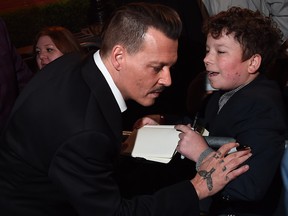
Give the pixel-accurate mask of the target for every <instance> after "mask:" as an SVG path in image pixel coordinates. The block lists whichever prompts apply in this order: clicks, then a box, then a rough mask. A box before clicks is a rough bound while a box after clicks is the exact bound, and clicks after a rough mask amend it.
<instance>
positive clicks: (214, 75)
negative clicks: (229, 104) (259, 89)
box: [204, 33, 250, 90]
mask: <svg viewBox="0 0 288 216" xmlns="http://www.w3.org/2000/svg"><path fill="white" fill-rule="evenodd" d="M242 53H243V50H242V47H241V46H240V44H239V42H238V41H236V40H235V39H234V34H233V33H232V34H229V35H226V34H223V33H222V36H221V37H220V38H217V39H215V38H213V37H212V36H211V35H210V34H208V36H207V41H206V56H205V58H204V63H205V67H206V70H207V73H208V78H209V81H210V83H211V85H212V86H213V87H214V88H216V89H222V90H231V89H235V88H237V87H238V86H240V85H243V84H246V83H248V82H249V81H250V80H249V76H250V74H249V72H248V64H249V60H246V61H242Z"/></svg>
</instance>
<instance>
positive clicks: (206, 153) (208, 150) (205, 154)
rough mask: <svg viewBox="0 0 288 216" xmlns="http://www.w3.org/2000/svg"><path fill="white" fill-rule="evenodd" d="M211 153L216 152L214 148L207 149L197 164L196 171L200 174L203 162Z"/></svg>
mask: <svg viewBox="0 0 288 216" xmlns="http://www.w3.org/2000/svg"><path fill="white" fill-rule="evenodd" d="M211 152H214V150H213V149H212V148H210V147H209V148H207V149H206V150H205V151H203V152H202V153H201V155H200V157H199V159H198V161H197V163H196V171H197V172H198V171H199V168H200V166H201V164H202V162H203V160H204V159H205V158H206V157H207V156H208V155H209V154H210V153H211Z"/></svg>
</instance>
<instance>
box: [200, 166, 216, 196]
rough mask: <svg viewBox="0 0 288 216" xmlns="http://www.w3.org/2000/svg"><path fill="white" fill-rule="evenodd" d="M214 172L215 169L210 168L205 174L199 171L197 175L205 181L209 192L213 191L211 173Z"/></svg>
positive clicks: (203, 171)
mask: <svg viewBox="0 0 288 216" xmlns="http://www.w3.org/2000/svg"><path fill="white" fill-rule="evenodd" d="M214 171H215V168H213V167H212V169H211V170H210V171H209V172H207V171H205V170H200V171H199V172H198V173H199V175H200V176H201V177H203V178H204V179H206V183H207V187H208V190H209V191H211V190H212V189H213V181H212V177H211V175H212V173H213V172H214Z"/></svg>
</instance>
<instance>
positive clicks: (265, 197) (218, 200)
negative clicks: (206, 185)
mask: <svg viewBox="0 0 288 216" xmlns="http://www.w3.org/2000/svg"><path fill="white" fill-rule="evenodd" d="M221 95H222V92H221V91H219V92H215V93H213V95H212V96H211V98H210V99H209V102H208V104H207V106H206V112H205V120H206V122H207V123H206V128H207V129H208V131H209V132H210V133H209V135H211V136H220V137H233V138H235V139H236V140H237V142H239V143H240V144H242V145H246V146H249V147H251V149H252V154H253V156H252V157H251V158H250V159H249V160H248V161H247V164H249V165H250V169H249V171H248V172H247V173H244V174H243V175H241V176H239V177H238V178H237V179H235V180H234V181H232V182H230V183H229V184H227V186H226V187H225V188H224V190H222V191H221V192H220V193H218V195H216V196H214V203H213V204H214V207H215V209H214V210H215V211H219V212H221V213H224V212H226V213H228V212H230V213H231V212H232V213H233V212H235V214H236V215H238V214H239V213H245V212H246V213H247V212H248V213H258V214H260V215H272V212H273V211H274V210H275V207H276V205H277V203H278V199H279V197H280V190H281V176H280V175H279V174H280V173H279V164H280V161H281V158H282V154H283V152H284V140H285V131H286V130H287V128H286V126H285V115H286V112H287V111H286V110H285V109H284V106H283V99H282V97H281V92H280V90H279V88H278V86H277V84H276V83H274V82H273V81H271V80H268V79H267V78H265V77H264V76H263V75H260V76H258V77H257V78H256V79H255V80H254V81H252V82H251V83H249V84H248V85H246V86H245V87H243V88H242V89H240V90H239V91H238V92H236V93H235V94H234V95H233V96H232V97H231V98H230V99H229V100H228V102H227V103H226V104H225V105H224V106H223V108H222V109H221V111H220V112H219V113H218V114H217V112H218V107H219V106H218V101H219V98H220V97H221Z"/></svg>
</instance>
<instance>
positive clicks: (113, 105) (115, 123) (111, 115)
mask: <svg viewBox="0 0 288 216" xmlns="http://www.w3.org/2000/svg"><path fill="white" fill-rule="evenodd" d="M82 75H83V78H84V80H85V81H86V83H87V84H88V85H89V88H90V89H91V91H92V94H93V95H94V98H95V100H97V101H98V103H99V106H100V108H101V110H102V113H103V115H104V116H105V118H106V119H107V122H108V124H109V125H110V127H111V128H112V130H113V132H114V134H115V135H116V137H117V138H118V139H119V140H121V138H122V134H121V131H122V118H121V111H120V108H119V106H118V104H117V101H116V99H115V97H114V95H113V93H112V91H111V89H110V87H109V85H108V83H107V81H106V79H105V78H104V76H103V75H102V73H101V72H100V70H99V69H98V67H97V66H96V64H95V62H94V59H93V55H91V56H90V57H89V58H88V59H87V62H86V63H85V64H84V67H83V68H82Z"/></svg>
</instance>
